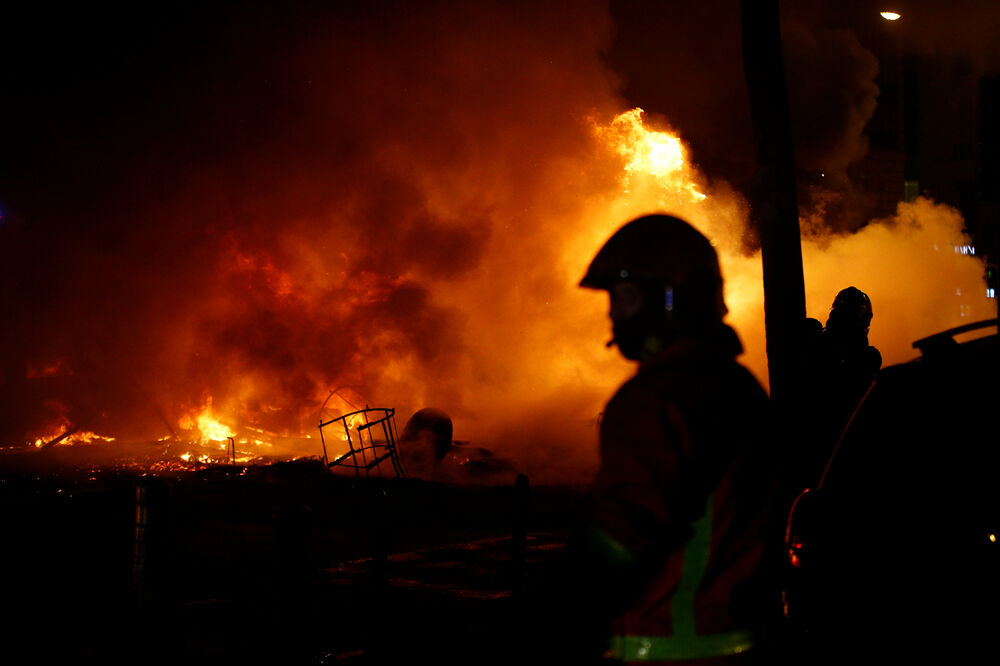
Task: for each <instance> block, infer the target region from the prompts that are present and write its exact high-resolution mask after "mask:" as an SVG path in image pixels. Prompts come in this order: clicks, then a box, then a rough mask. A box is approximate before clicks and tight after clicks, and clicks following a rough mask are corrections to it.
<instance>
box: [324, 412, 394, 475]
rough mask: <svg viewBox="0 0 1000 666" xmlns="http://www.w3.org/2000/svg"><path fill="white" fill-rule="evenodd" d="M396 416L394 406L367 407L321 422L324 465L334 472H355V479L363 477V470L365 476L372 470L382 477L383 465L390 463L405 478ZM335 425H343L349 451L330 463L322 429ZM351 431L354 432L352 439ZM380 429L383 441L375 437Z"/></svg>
mask: <svg viewBox="0 0 1000 666" xmlns="http://www.w3.org/2000/svg"><path fill="white" fill-rule="evenodd" d="M395 414H396V410H395V409H393V408H391V407H367V406H366V407H365V408H364V409H359V410H357V411H355V412H350V413H348V414H344V415H342V416H338V417H337V418H335V419H330V420H329V421H322V420H320V423H319V437H320V441H321V442H322V443H323V462H324V463H326V468H327V469H328V470H330V471H332V470H333V468H334V467H346V468H347V469H353V470H354V475H355V476H361V470H364V471H365V476H369V475H370V474H371V470H372V469H375V470H376V471H377V472H378V474H379V476H382V463H383V462H385V461H387V460H388V461H389V462H390V463H391V464H392V470H393V472H394V473H395V474H396V476H398V477H399V478H406V473H405V472H404V470H403V463H402V461H401V460H400V458H399V452H398V450H397V448H396V440H397V435H396V421H395V418H394V417H395ZM358 418H360V419H361V420H362V423H356V421H357V420H358ZM336 423H340V425H341V427H342V428H343V429H344V439H345V440H346V442H347V446H348V449H349V450H348V451H347V452H346V453H344V454H342V455H340V456H338V457H337V458H336V459H335V460H332V461H331V460H330V458H329V455H328V452H327V448H326V435H325V434H324V432H323V429H324V428H326V427H328V426H333V425H334V424H336ZM352 428H353V430H354V433H353V436H352V433H351V430H352ZM379 430H381V432H382V439H376V438H375V436H376V434H378V431H379ZM366 435H367V440H366V437H365V436H366Z"/></svg>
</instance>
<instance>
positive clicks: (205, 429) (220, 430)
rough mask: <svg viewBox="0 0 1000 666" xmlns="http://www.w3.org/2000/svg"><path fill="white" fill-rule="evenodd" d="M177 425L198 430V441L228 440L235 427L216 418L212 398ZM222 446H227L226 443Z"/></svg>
mask: <svg viewBox="0 0 1000 666" xmlns="http://www.w3.org/2000/svg"><path fill="white" fill-rule="evenodd" d="M177 425H179V426H180V427H181V429H183V430H197V431H198V433H199V438H198V441H200V442H202V443H207V442H226V441H227V440H228V439H229V438H230V437H233V436H234V433H233V429H232V428H230V427H229V426H227V425H225V424H224V423H222V422H221V421H219V420H218V419H217V418H216V416H215V414H214V413H213V411H212V400H211V398H209V399H208V401H207V402H206V404H205V406H204V407H202V408H201V410H200V411H198V412H197V413H194V414H188V415H186V416H184V417H182V418H181V419H180V421H178V423H177ZM222 448H225V445H223V446H222Z"/></svg>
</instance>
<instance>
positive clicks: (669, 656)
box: [611, 631, 753, 661]
mask: <svg viewBox="0 0 1000 666" xmlns="http://www.w3.org/2000/svg"><path fill="white" fill-rule="evenodd" d="M752 647H753V635H752V634H751V633H750V632H749V631H731V632H728V633H724V634H706V635H704V636H612V637H611V653H612V655H613V656H614V657H615V658H616V659H620V660H622V661H680V660H682V659H706V658H708V657H724V656H728V655H734V654H740V653H742V652H746V651H747V650H749V649H751V648H752Z"/></svg>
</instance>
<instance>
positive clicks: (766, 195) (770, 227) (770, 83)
mask: <svg viewBox="0 0 1000 666" xmlns="http://www.w3.org/2000/svg"><path fill="white" fill-rule="evenodd" d="M741 17H742V32H743V68H744V74H745V76H746V83H747V92H748V93H749V98H750V114H751V119H752V121H753V128H754V144H755V152H756V157H757V170H756V173H755V177H754V185H753V189H752V192H751V193H750V199H751V201H750V203H751V220H752V222H753V223H755V224H756V225H757V228H758V230H759V233H760V244H761V255H762V262H763V268H764V327H765V332H766V337H767V362H768V375H769V380H770V384H771V398H772V401H773V402H774V403H775V405H776V407H778V408H779V410H782V409H784V408H786V407H787V405H788V402H789V400H790V399H791V398H792V397H793V396H794V395H795V391H796V388H795V384H796V381H797V380H796V377H797V370H798V366H799V362H800V359H801V354H802V340H801V331H802V324H803V322H804V321H805V285H804V279H803V275H802V244H801V238H800V233H799V217H798V202H797V200H796V192H795V158H794V154H793V145H792V131H791V122H790V119H789V112H788V94H787V89H786V85H785V69H784V59H783V57H782V51H781V30H780V20H779V15H778V0H742V2H741Z"/></svg>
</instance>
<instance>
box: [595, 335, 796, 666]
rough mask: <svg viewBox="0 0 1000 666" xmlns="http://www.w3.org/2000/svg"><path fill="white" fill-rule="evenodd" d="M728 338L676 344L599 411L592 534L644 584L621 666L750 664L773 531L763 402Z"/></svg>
mask: <svg viewBox="0 0 1000 666" xmlns="http://www.w3.org/2000/svg"><path fill="white" fill-rule="evenodd" d="M741 351H742V347H741V345H740V342H739V339H738V338H737V336H736V334H735V332H733V330H732V329H731V328H729V327H728V326H725V325H723V324H719V325H718V326H717V327H716V328H715V329H713V330H711V331H709V332H708V333H707V334H705V335H699V336H698V337H697V338H693V337H691V338H681V339H678V340H675V341H674V342H672V343H671V344H670V346H669V347H668V348H667V349H666V350H664V351H663V352H662V353H661V354H659V355H658V356H657V357H655V358H653V359H650V360H649V361H646V362H644V363H643V364H642V365H640V367H639V370H638V373H637V374H636V376H635V377H633V378H632V379H630V380H629V381H628V382H626V383H625V384H624V385H623V386H622V387H621V388H620V389H619V391H618V392H617V394H616V395H615V396H614V397H613V398H612V399H611V401H610V402H609V403H608V405H607V408H606V409H605V412H604V417H603V419H602V423H601V447H600V454H601V464H600V469H599V471H598V474H597V476H596V480H595V485H594V489H593V497H592V501H593V509H592V511H593V514H592V518H591V523H592V525H594V526H595V528H596V531H597V532H598V533H599V534H601V535H602V538H604V539H605V540H606V544H605V546H606V547H607V548H608V549H609V550H610V551H617V552H618V553H619V554H620V555H621V556H622V557H623V558H624V559H630V560H631V562H632V565H633V567H632V568H633V569H634V570H635V571H639V572H641V575H640V576H638V577H637V579H638V580H640V581H641V583H640V584H638V585H637V586H636V590H635V594H634V595H632V596H631V597H630V602H629V603H628V605H627V610H626V611H625V612H624V613H623V614H621V615H620V616H619V617H617V618H616V619H615V620H614V622H613V634H614V635H613V636H612V639H611V648H612V651H613V653H614V655H615V656H616V657H618V658H619V659H622V660H624V661H627V662H631V661H645V662H669V663H675V664H676V663H683V662H685V661H694V662H696V663H705V661H700V660H709V661H714V660H715V659H717V658H724V657H727V656H730V655H740V654H745V653H747V652H748V651H749V650H750V648H751V647H752V646H753V644H754V640H755V635H754V630H755V628H756V627H757V626H758V625H759V624H760V622H761V620H762V619H763V618H764V617H765V614H766V612H767V611H768V610H769V609H768V608H767V604H768V602H769V600H770V599H771V597H770V594H771V593H772V589H771V586H770V585H769V580H768V578H767V573H768V572H767V569H766V566H765V565H766V558H765V552H766V548H765V546H766V545H767V543H768V539H770V538H771V536H772V535H771V532H770V530H771V529H773V528H774V525H775V524H776V517H775V516H774V515H773V510H772V506H773V503H774V502H775V500H776V492H777V483H778V476H777V466H776V460H775V459H774V454H773V452H772V451H773V448H774V443H773V441H772V439H771V437H770V431H769V407H768V398H767V395H766V393H765V392H764V390H763V389H762V388H761V386H760V384H759V383H758V382H757V381H756V379H755V378H754V377H753V375H751V374H750V372H748V371H747V370H746V369H745V368H743V367H742V366H741V365H739V364H738V363H737V362H736V360H735V359H736V356H737V355H738V354H739V353H740V352H741Z"/></svg>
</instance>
